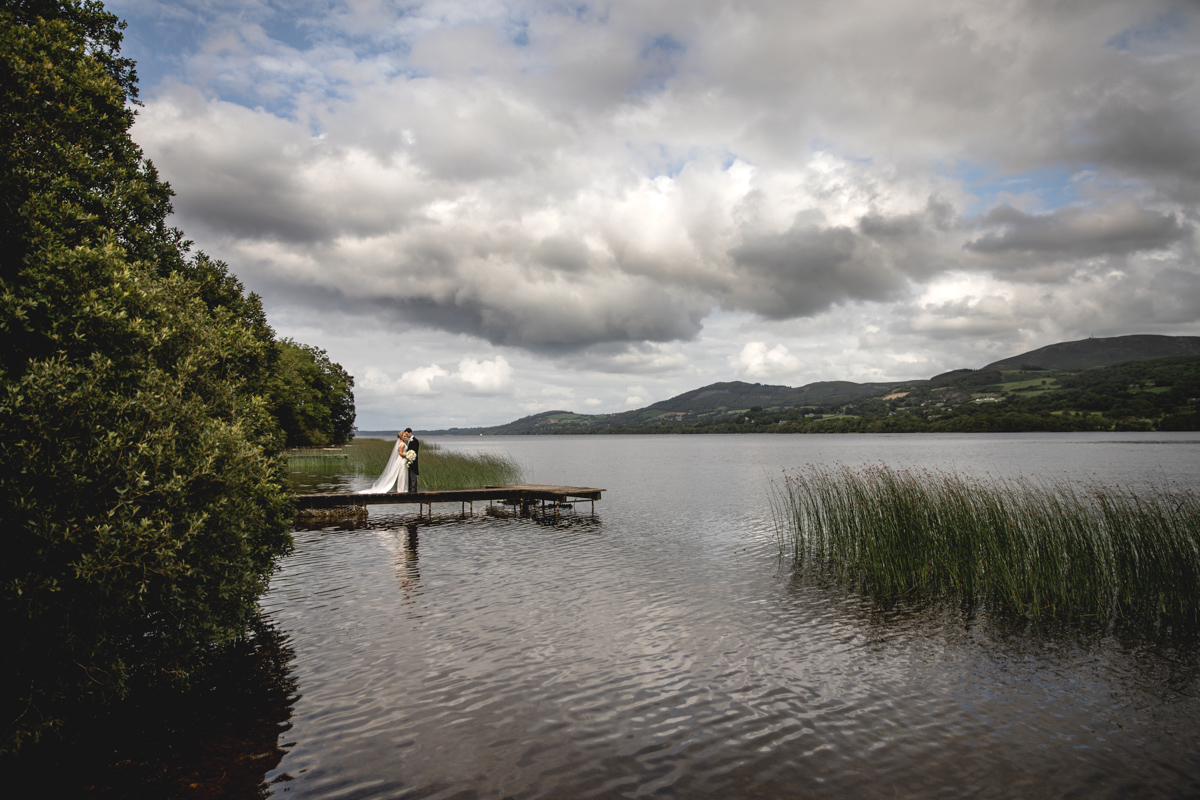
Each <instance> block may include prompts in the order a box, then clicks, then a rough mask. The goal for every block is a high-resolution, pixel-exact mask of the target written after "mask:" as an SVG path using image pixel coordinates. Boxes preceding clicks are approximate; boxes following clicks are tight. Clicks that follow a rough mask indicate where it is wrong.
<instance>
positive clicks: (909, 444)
mask: <svg viewBox="0 0 1200 800" xmlns="http://www.w3.org/2000/svg"><path fill="white" fill-rule="evenodd" d="M427 441H436V442H438V443H439V444H441V445H442V446H443V447H445V448H446V449H451V450H462V451H478V450H485V451H492V452H500V453H504V454H507V455H510V456H511V457H513V458H514V459H516V460H517V461H518V462H519V463H520V464H521V465H522V466H523V467H524V469H525V478H526V480H527V481H529V482H531V483H548V484H560V485H575V486H593V487H599V488H603V489H605V490H606V491H605V495H604V499H603V500H601V501H600V502H598V503H597V504H596V510H595V514H594V515H592V514H591V513H589V509H588V506H587V504H583V508H582V510H581V511H578V512H577V513H574V514H572V513H571V512H568V513H567V514H566V515H564V516H563V517H562V518H560V519H559V520H557V521H554V520H552V519H549V520H543V519H538V518H536V517H535V518H521V517H519V516H517V515H514V514H510V513H506V512H501V513H493V514H488V513H482V511H481V509H480V507H479V504H476V514H475V515H474V516H473V517H469V518H466V519H461V518H459V516H458V515H457V511H458V509H457V507H451V506H446V507H437V508H435V512H438V513H435V516H434V517H433V518H432V519H418V518H417V516H416V512H415V510H414V509H413V508H412V507H398V506H375V507H373V508H372V510H371V513H370V517H369V519H368V520H367V521H366V523H362V524H358V525H357V526H355V527H353V528H338V527H337V526H332V525H331V526H329V527H327V528H325V529H322V530H299V531H297V533H296V551H295V553H294V554H293V555H292V556H290V557H289V558H287V559H285V560H284V561H283V563H282V568H281V570H280V571H279V573H278V574H277V575H276V576H275V579H274V580H273V582H272V585H271V589H270V591H269V592H268V594H267V595H266V596H265V597H264V598H263V600H262V606H263V608H264V610H265V612H266V614H267V616H268V618H269V619H270V620H271V621H272V622H273V624H274V626H275V627H276V629H277V631H278V632H279V634H280V636H281V638H282V640H283V641H284V642H285V645H286V648H287V650H288V652H289V660H288V662H287V671H288V672H289V673H290V678H291V680H293V681H294V684H295V689H294V691H295V694H294V695H293V696H292V699H291V700H290V701H289V703H290V707H289V708H287V709H285V710H284V712H283V716H284V717H288V718H285V719H279V720H276V721H275V722H274V723H273V724H276V725H279V726H281V727H280V729H281V730H282V731H283V732H282V734H281V735H280V736H279V739H278V743H279V746H278V748H277V749H276V750H275V751H274V755H273V756H272V757H271V758H268V759H266V763H265V764H263V767H271V768H270V769H269V771H267V772H266V776H265V780H266V781H267V782H268V783H269V785H270V789H271V791H272V792H274V793H275V796H279V797H304V798H398V797H412V798H474V797H481V798H482V797H487V798H506V797H512V798H582V797H595V798H618V797H621V798H625V797H649V796H655V797H680V798H683V797H688V798H691V797H696V798H700V797H722V798H728V797H781V798H787V797H797V798H799V797H805V798H811V797H830V798H833V797H837V798H847V797H856V798H858V797H879V798H896V797H989V798H990V797H1051V796H1053V797H1059V796H1080V797H1084V796H1086V797H1182V796H1196V795H1198V794H1200V724H1198V720H1200V647H1198V646H1197V645H1196V643H1195V639H1194V638H1190V637H1189V636H1187V635H1175V634H1173V633H1172V632H1163V631H1157V632H1156V631H1142V632H1128V631H1112V630H1106V629H1103V628H1101V627H1098V626H1094V625H1093V626H1088V625H1083V624H1076V623H1073V622H1054V621H1049V622H1041V623H1038V624H1036V625H1034V624H1026V623H1023V622H1022V621H1021V620H1016V619H1011V618H993V617H991V616H989V615H988V614H986V613H982V612H979V611H977V610H975V609H971V608H964V607H962V606H960V605H958V604H954V603H937V602H930V601H923V600H920V599H915V600H909V601H906V602H903V603H899V602H897V603H889V604H881V603H878V602H875V601H872V600H870V599H869V598H866V597H863V596H861V595H859V594H857V593H856V592H854V591H849V590H846V589H843V588H841V587H838V586H835V585H829V584H828V583H826V582H825V581H823V580H821V579H820V578H818V577H814V576H804V575H795V574H793V573H792V572H791V570H790V569H789V568H788V567H787V566H786V565H785V564H783V563H781V561H780V560H779V556H778V550H777V547H776V544H775V540H774V529H773V524H772V519H771V512H770V507H769V491H770V487H771V482H772V480H773V479H776V478H777V477H778V476H780V475H781V471H782V470H784V469H790V468H796V467H799V466H802V465H804V464H806V463H845V464H849V465H855V464H864V463H887V464H890V465H895V466H919V467H935V468H942V469H954V470H957V471H959V472H963V473H969V474H972V475H981V476H987V475H992V476H997V477H999V476H1012V475H1023V476H1028V477H1047V478H1052V479H1059V480H1072V481H1075V480H1084V481H1088V480H1099V481H1107V482H1118V483H1123V484H1126V485H1134V486H1143V487H1144V486H1148V485H1154V484H1162V483H1165V482H1175V483H1177V484H1181V485H1186V486H1191V487H1193V488H1194V487H1195V484H1196V474H1197V472H1198V469H1197V468H1198V467H1200V434H1187V433H1184V434H1112V435H1097V434H1004V435H982V434H940V435H922V434H909V435H892V436H886V435H885V436H871V435H846V436H832V435H831V436H769V435H762V436H758V435H742V436H578V437H576V436H572V437H438V438H431V439H428V440H427ZM296 478H297V480H298V481H299V482H301V483H304V482H305V478H304V476H303V475H297V476H296ZM333 483H334V484H335V485H338V486H349V487H357V486H360V485H362V486H365V485H366V483H367V480H366V478H365V477H362V476H359V477H354V476H346V477H344V478H342V479H340V480H336V481H334V482H333ZM327 488H332V487H327ZM397 509H402V510H399V511H398V510H397ZM443 511H444V512H446V513H445V514H444V515H439V514H440V512H443ZM452 512H453V513H452Z"/></svg>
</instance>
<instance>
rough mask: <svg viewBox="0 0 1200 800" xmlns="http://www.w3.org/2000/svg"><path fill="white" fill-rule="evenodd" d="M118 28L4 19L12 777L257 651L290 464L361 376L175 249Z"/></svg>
mask: <svg viewBox="0 0 1200 800" xmlns="http://www.w3.org/2000/svg"><path fill="white" fill-rule="evenodd" d="M124 27H125V24H124V23H123V22H121V21H120V20H118V19H117V17H116V16H115V15H113V14H111V13H109V12H108V11H106V10H104V7H103V4H102V3H100V2H93V0H87V1H86V2H85V1H84V0H9V2H6V3H5V4H4V5H3V6H2V7H0V85H2V86H3V91H0V117H2V118H3V119H4V120H5V124H4V125H2V126H0V187H3V191H2V192H0V231H2V245H3V246H0V307H2V308H3V314H2V315H0V326H2V327H3V330H4V333H5V339H4V341H5V347H4V348H3V349H2V350H0V431H2V432H3V435H2V436H0V518H3V519H4V520H5V526H6V531H5V532H6V534H7V539H6V549H5V556H4V558H3V560H0V608H2V609H3V611H2V612H0V624H2V625H3V628H4V631H5V633H6V634H7V635H6V637H5V642H4V644H5V647H4V649H3V651H2V652H0V685H3V687H4V692H3V693H0V728H2V732H0V758H3V759H8V758H10V757H13V756H15V755H16V754H18V753H20V752H29V748H36V747H39V746H46V747H50V746H53V745H55V744H62V745H64V746H66V747H68V748H69V746H70V741H71V740H72V738H77V737H78V731H77V728H78V726H80V725H85V724H86V720H87V719H88V718H90V717H93V716H95V715H97V714H102V713H105V710H106V709H113V708H118V707H122V706H127V705H128V704H130V703H135V702H136V701H137V698H138V697H139V696H147V695H150V694H153V693H156V692H167V691H186V690H187V689H188V688H189V687H192V686H194V685H195V683H196V682H197V681H200V680H202V677H201V676H203V675H204V674H205V668H206V665H207V664H210V663H212V662H214V661H216V660H219V659H220V656H221V653H223V652H226V651H229V650H230V649H231V648H236V647H240V646H243V645H245V644H247V642H249V641H252V639H253V636H252V631H253V629H254V626H255V625H256V624H258V622H259V615H260V608H259V605H258V598H259V597H260V595H261V594H262V593H263V592H264V591H265V590H266V588H267V585H268V583H269V581H270V579H271V576H272V574H273V573H274V572H275V570H276V569H277V565H278V560H279V559H280V558H281V557H282V556H284V555H286V554H287V553H289V552H290V551H291V548H292V535H291V531H292V529H293V524H292V523H293V518H294V509H293V507H292V500H291V493H290V491H289V490H288V475H287V465H286V460H285V458H284V456H283V448H284V447H285V446H286V445H297V444H310V445H321V444H337V443H340V442H344V441H345V440H346V439H348V438H349V437H350V436H351V435H352V432H353V428H354V420H355V409H354V394H353V391H352V390H353V386H354V379H353V377H352V376H350V375H349V374H347V373H346V371H345V370H344V369H342V368H341V366H340V365H338V364H336V363H334V362H333V361H331V360H330V359H329V357H328V355H327V354H326V353H325V352H324V351H323V350H321V349H320V348H316V347H311V346H308V345H304V344H302V343H299V342H295V341H292V340H291V339H286V338H285V339H280V338H278V337H277V336H276V332H275V331H274V329H273V328H272V327H271V326H270V324H269V323H268V320H267V316H266V312H265V311H264V309H263V306H262V302H261V300H260V298H259V297H258V296H257V295H256V294H254V293H253V292H247V291H246V288H245V287H244V286H243V285H242V283H241V282H240V281H239V280H238V279H237V277H236V276H235V275H234V274H233V272H231V271H230V269H229V267H228V266H227V265H226V264H224V263H223V262H221V261H217V260H215V259H212V258H209V257H208V256H207V255H205V254H204V253H201V252H193V250H192V243H191V242H190V241H188V240H187V239H186V238H185V235H184V233H183V231H180V230H178V229H175V228H171V227H169V220H170V218H171V213H172V208H171V198H172V196H173V192H172V190H171V187H170V186H169V185H168V184H166V183H164V182H163V181H161V180H160V179H159V175H158V172H157V171H156V169H155V168H154V165H153V164H151V163H150V161H149V160H147V159H146V158H145V156H144V154H143V152H142V151H141V149H140V148H139V147H138V146H137V144H136V143H135V142H134V141H133V139H132V138H131V136H130V129H131V127H132V125H133V122H134V117H135V113H136V100H137V95H138V90H137V76H136V74H135V72H134V66H135V65H134V62H133V60H132V59H129V58H126V57H124V56H122V55H121V43H122V38H123V33H122V31H123V29H124ZM5 763H8V762H5Z"/></svg>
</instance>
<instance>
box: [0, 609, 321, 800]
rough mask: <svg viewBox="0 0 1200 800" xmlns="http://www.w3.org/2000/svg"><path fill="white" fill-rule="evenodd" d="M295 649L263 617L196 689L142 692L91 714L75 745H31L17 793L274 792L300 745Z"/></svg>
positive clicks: (19, 770) (17, 777) (14, 783)
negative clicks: (291, 751) (295, 741)
mask: <svg viewBox="0 0 1200 800" xmlns="http://www.w3.org/2000/svg"><path fill="white" fill-rule="evenodd" d="M293 657H294V653H293V651H292V649H291V646H290V643H289V641H288V637H287V636H286V634H284V633H282V632H281V631H279V630H278V629H277V628H274V627H272V626H269V625H261V626H259V627H258V628H257V629H256V631H255V634H254V635H253V636H252V637H250V638H249V639H247V640H246V641H243V642H240V643H238V644H237V645H236V646H235V647H233V648H232V649H231V650H229V651H227V652H225V653H224V654H222V655H221V656H220V657H219V659H218V660H217V661H216V662H215V663H214V664H213V665H212V666H211V668H209V669H207V670H206V671H205V672H203V673H202V674H200V675H198V676H197V677H196V680H195V684H194V686H193V688H192V689H191V690H190V691H188V692H186V693H175V692H165V691H164V692H156V693H150V694H141V695H138V696H136V697H135V698H134V699H132V700H130V701H129V702H127V703H126V704H124V705H123V706H121V707H118V708H116V709H114V710H112V711H111V712H110V713H108V714H106V715H105V716H103V717H102V718H99V719H95V720H92V721H91V722H89V723H85V724H84V725H83V726H82V729H81V730H76V731H75V734H76V736H75V737H73V742H72V744H71V745H70V747H69V748H66V749H65V750H59V749H54V750H51V751H46V752H38V751H36V750H35V751H33V752H30V753H26V754H23V758H22V762H21V763H20V764H18V765H12V766H14V769H15V770H16V772H15V774H14V773H13V772H9V773H8V774H6V775H5V787H6V790H7V791H8V792H12V793H11V794H9V795H8V796H11V797H42V796H50V797H113V798H118V797H120V798H124V797H138V798H140V797H154V798H197V800H200V799H204V798H213V799H214V800H216V798H260V797H264V796H266V795H268V794H270V793H271V789H270V787H268V786H266V785H265V784H264V783H263V775H264V774H265V773H266V772H268V771H271V772H273V774H275V775H276V779H277V781H278V784H277V785H284V784H286V782H287V781H288V780H289V779H290V776H288V775H286V774H282V773H275V772H274V771H275V768H276V767H277V766H278V765H279V763H280V761H281V760H282V759H283V757H284V754H285V753H286V751H287V749H288V748H289V747H291V746H292V742H291V740H290V735H289V733H290V730H291V724H290V722H289V719H290V717H291V713H292V706H293V705H294V703H295V702H296V701H297V700H298V699H299V696H298V695H297V694H296V680H295V677H294V675H293V674H292V663H291V662H292V659H293ZM12 787H16V788H15V789H14V788H12ZM23 787H27V790H26V791H22V788H23Z"/></svg>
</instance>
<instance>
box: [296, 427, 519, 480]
mask: <svg viewBox="0 0 1200 800" xmlns="http://www.w3.org/2000/svg"><path fill="white" fill-rule="evenodd" d="M395 446H396V441H395V440H394V439H392V440H388V439H354V440H353V441H351V442H350V443H349V444H346V445H344V446H343V447H342V448H341V452H343V453H345V454H346V455H347V458H345V459H329V460H328V461H318V462H316V463H311V462H307V461H306V462H305V466H304V469H305V471H306V472H308V473H310V474H311V473H327V474H329V475H335V474H339V473H347V472H349V473H355V474H360V475H366V476H375V475H379V474H380V473H381V472H383V468H384V467H385V466H387V462H388V458H389V457H390V456H391V454H392V448H394V447H395ZM521 480H522V476H521V466H520V465H519V464H518V463H517V462H515V461H513V460H512V459H511V458H508V457H507V456H504V455H498V454H495V453H458V452H455V451H453V450H445V449H443V448H442V447H441V446H440V445H439V444H437V443H436V442H422V443H421V476H420V484H419V486H420V488H421V489H422V490H423V491H438V490H443V489H478V488H480V487H483V486H502V485H507V484H515V483H520V482H521Z"/></svg>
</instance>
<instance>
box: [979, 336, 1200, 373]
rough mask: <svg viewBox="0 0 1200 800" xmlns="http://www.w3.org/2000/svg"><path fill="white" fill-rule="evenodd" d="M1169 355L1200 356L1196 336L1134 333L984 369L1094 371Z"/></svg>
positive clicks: (1054, 347) (1042, 350)
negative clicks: (1122, 363) (1031, 366)
mask: <svg viewBox="0 0 1200 800" xmlns="http://www.w3.org/2000/svg"><path fill="white" fill-rule="evenodd" d="M1168 356H1200V337H1198V336H1158V335H1155V334H1144V333H1139V334H1133V335H1131V336H1109V337H1098V338H1092V339H1080V340H1078V341H1075V342H1058V343H1056V344H1051V345H1047V346H1045V347H1039V348H1038V349H1037V350H1030V351H1029V352H1028V353H1021V354H1020V355H1016V356H1012V357H1010V358H1005V359H1002V360H1000V361H995V362H993V363H991V364H988V365H987V366H986V367H984V369H1001V370H1010V369H1028V368H1029V365H1036V366H1038V367H1041V368H1043V369H1071V370H1074V369H1095V368H1096V367H1107V366H1110V365H1112V364H1120V363H1121V362H1124V361H1143V360H1145V359H1149V358H1165V357H1168Z"/></svg>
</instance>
